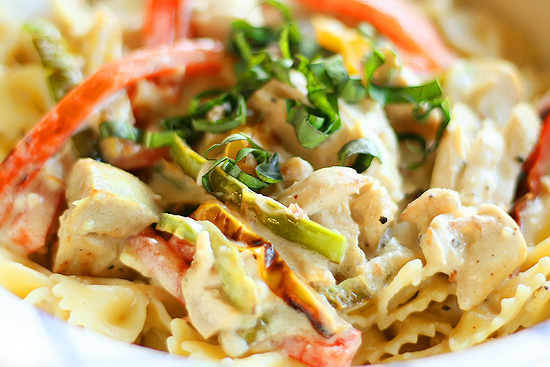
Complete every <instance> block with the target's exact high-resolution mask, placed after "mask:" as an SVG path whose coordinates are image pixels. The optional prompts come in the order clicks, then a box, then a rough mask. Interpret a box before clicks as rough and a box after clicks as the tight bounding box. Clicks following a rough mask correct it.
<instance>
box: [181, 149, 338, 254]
mask: <svg viewBox="0 0 550 367" xmlns="http://www.w3.org/2000/svg"><path fill="white" fill-rule="evenodd" d="M170 152H171V154H172V156H173V157H174V159H175V161H176V162H177V163H178V164H179V165H180V166H181V167H182V169H183V171H184V172H185V173H186V174H187V175H189V176H191V177H192V178H193V179H195V180H197V178H198V176H199V173H200V171H201V168H202V166H203V165H204V164H205V163H206V159H205V158H203V157H201V156H200V155H199V154H197V153H196V152H194V151H193V150H192V149H191V148H189V147H188V146H187V145H186V144H185V142H184V141H182V140H181V139H180V138H176V140H175V142H174V144H173V145H172V147H171V151H170ZM209 187H210V188H211V190H212V191H211V193H212V195H214V196H216V197H217V198H218V199H220V200H221V201H224V202H229V203H232V204H234V205H236V206H237V207H239V208H240V210H241V211H246V210H253V211H254V212H255V213H256V215H257V216H258V219H259V221H260V222H261V223H262V224H264V225H265V226H267V227H268V228H270V229H271V230H272V231H273V232H274V233H276V234H278V235H279V236H281V237H284V238H286V239H288V240H290V241H292V242H295V243H297V244H300V245H302V246H304V247H305V248H308V249H310V250H312V251H315V252H317V253H319V254H321V255H323V256H325V257H326V258H327V259H329V260H330V261H333V262H336V263H340V262H341V261H342V260H343V258H344V255H345V253H346V250H347V241H346V238H345V237H344V236H343V235H342V234H340V233H338V232H335V231H332V230H330V229H328V228H326V227H324V226H322V225H320V224H318V223H315V222H313V221H311V220H309V219H306V218H296V217H295V216H294V215H293V214H292V212H291V211H290V210H289V209H288V208H287V207H286V206H284V205H283V204H281V203H279V202H277V201H275V200H273V199H271V198H269V197H266V196H263V195H260V194H257V193H255V192H253V191H251V190H250V189H249V188H248V187H246V185H244V184H243V183H242V182H240V181H238V180H237V179H235V178H233V177H231V176H230V175H228V174H227V173H226V172H224V171H223V170H222V169H220V168H219V167H218V168H216V169H214V170H212V172H210V176H209Z"/></svg>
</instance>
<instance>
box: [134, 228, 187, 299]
mask: <svg viewBox="0 0 550 367" xmlns="http://www.w3.org/2000/svg"><path fill="white" fill-rule="evenodd" d="M125 246H126V248H125V251H126V252H127V253H131V254H132V255H133V256H134V259H135V261H136V262H137V263H138V264H140V265H141V266H142V267H143V268H144V269H146V270H147V272H148V273H149V274H144V275H150V274H152V275H153V276H154V277H155V278H156V280H157V281H158V282H159V283H160V284H161V285H162V286H163V287H164V289H166V290H167V291H168V293H170V294H171V295H173V296H174V297H176V298H177V299H178V300H179V301H180V302H181V303H183V304H185V300H184V298H183V292H182V289H181V282H182V280H183V275H184V274H185V272H186V271H187V269H188V268H189V265H188V263H187V261H186V260H187V259H188V258H189V251H190V250H189V249H188V248H189V247H191V248H193V249H194V246H193V245H191V244H190V243H188V242H187V241H185V240H179V241H178V242H174V241H166V240H165V239H164V238H162V237H161V236H159V235H158V233H157V232H155V231H154V230H153V229H151V228H147V229H146V230H144V231H143V232H141V233H140V234H138V235H136V236H133V237H130V238H129V239H128V241H127V242H126V244H125ZM137 270H138V271H139V269H137Z"/></svg>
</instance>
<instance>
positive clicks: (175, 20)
mask: <svg viewBox="0 0 550 367" xmlns="http://www.w3.org/2000/svg"><path fill="white" fill-rule="evenodd" d="M190 18H191V9H190V4H189V1H185V0H148V1H147V4H146V7H145V24H144V27H143V38H144V43H145V46H147V47H150V46H156V45H161V44H172V43H174V41H176V40H179V39H185V38H189V37H190Z"/></svg>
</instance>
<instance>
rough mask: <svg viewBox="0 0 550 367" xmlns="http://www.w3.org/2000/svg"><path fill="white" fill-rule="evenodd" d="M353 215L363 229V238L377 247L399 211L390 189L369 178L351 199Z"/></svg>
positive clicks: (370, 244)
mask: <svg viewBox="0 0 550 367" xmlns="http://www.w3.org/2000/svg"><path fill="white" fill-rule="evenodd" d="M350 209H351V215H352V217H353V219H354V220H355V222H356V223H357V224H358V225H359V229H360V230H361V240H362V242H364V243H365V244H366V245H367V246H369V247H370V248H375V247H377V246H378V243H379V242H380V238H381V237H382V234H383V233H384V231H386V229H387V228H388V226H389V225H390V223H392V222H393V219H394V216H395V213H396V212H397V204H395V203H394V202H393V201H392V199H391V197H390V195H389V193H388V190H386V188H385V187H384V186H381V185H380V182H378V180H375V179H369V180H368V182H367V183H366V184H365V185H363V186H362V187H361V189H360V191H359V193H358V194H357V195H356V196H355V197H354V198H353V200H351V201H350Z"/></svg>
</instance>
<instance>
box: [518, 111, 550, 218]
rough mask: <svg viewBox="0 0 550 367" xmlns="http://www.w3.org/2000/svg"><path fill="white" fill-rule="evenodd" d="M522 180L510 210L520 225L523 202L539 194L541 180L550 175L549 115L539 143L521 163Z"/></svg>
mask: <svg viewBox="0 0 550 367" xmlns="http://www.w3.org/2000/svg"><path fill="white" fill-rule="evenodd" d="M522 171H523V179H522V180H520V182H519V184H518V189H517V193H516V197H517V198H518V200H517V201H516V203H515V205H514V208H513V209H512V217H513V218H514V219H515V220H516V222H518V224H521V223H520V221H521V214H520V213H521V210H522V209H523V207H524V206H525V201H527V200H532V199H534V198H535V197H537V195H538V194H539V192H540V189H541V185H542V184H541V178H542V176H544V175H550V113H547V114H546V118H545V119H544V124H543V126H542V130H541V133H540V137H539V141H538V143H537V145H536V146H535V148H534V149H533V151H532V152H531V154H530V155H529V157H528V158H527V160H526V161H525V163H523V168H522Z"/></svg>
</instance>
